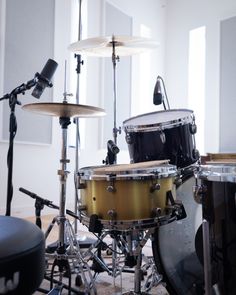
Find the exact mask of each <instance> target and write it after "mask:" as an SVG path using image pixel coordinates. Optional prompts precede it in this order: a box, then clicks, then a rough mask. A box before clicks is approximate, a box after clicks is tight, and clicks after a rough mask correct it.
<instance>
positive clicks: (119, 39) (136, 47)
mask: <svg viewBox="0 0 236 295" xmlns="http://www.w3.org/2000/svg"><path fill="white" fill-rule="evenodd" d="M113 42H114V44H115V54H116V55H118V56H129V55H134V54H138V53H142V52H145V51H147V50H150V49H154V48H157V47H158V43H157V42H156V41H154V40H152V39H148V38H143V37H132V36H108V37H95V38H89V39H84V40H80V41H78V42H75V43H72V44H71V45H70V46H69V50H71V51H72V52H76V53H81V54H85V55H88V56H98V57H99V56H100V57H109V56H112V48H113V47H112V44H113Z"/></svg>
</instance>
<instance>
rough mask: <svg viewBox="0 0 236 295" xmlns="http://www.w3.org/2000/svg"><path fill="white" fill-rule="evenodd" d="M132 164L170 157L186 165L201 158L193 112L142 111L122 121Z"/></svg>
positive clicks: (180, 164) (171, 160)
mask: <svg viewBox="0 0 236 295" xmlns="http://www.w3.org/2000/svg"><path fill="white" fill-rule="evenodd" d="M123 129H124V130H125V133H126V142H127V144H128V149H129V155H130V161H131V163H137V162H143V161H153V160H163V159H169V160H170V164H172V165H176V166H177V167H178V168H184V167H187V166H189V165H192V164H194V163H195V162H196V161H197V160H198V159H199V152H198V151H197V149H196V144H195V137H194V136H195V133H196V130H197V128H196V125H195V118H194V114H193V111H191V110H187V109H176V110H174V109H173V110H168V111H159V112H153V113H147V114H142V115H139V116H136V117H132V118H130V119H128V120H125V121H124V122H123Z"/></svg>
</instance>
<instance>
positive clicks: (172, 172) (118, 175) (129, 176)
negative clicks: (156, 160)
mask: <svg viewBox="0 0 236 295" xmlns="http://www.w3.org/2000/svg"><path fill="white" fill-rule="evenodd" d="M158 168H159V169H157V168H156V167H155V168H154V167H150V168H148V169H144V168H143V169H140V170H139V169H134V170H123V171H112V172H109V171H106V172H104V173H103V174H98V173H97V174H96V172H94V171H93V170H92V169H89V170H88V169H87V171H85V168H84V169H83V168H82V169H81V170H79V175H80V178H81V179H82V180H110V179H111V178H114V179H116V180H146V179H161V178H170V177H175V176H176V175H177V174H178V171H177V169H176V167H175V166H172V165H168V166H161V167H158ZM160 168H161V169H160ZM147 170H149V173H147Z"/></svg>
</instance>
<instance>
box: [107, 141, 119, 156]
mask: <svg viewBox="0 0 236 295" xmlns="http://www.w3.org/2000/svg"><path fill="white" fill-rule="evenodd" d="M107 148H108V150H110V151H111V153H112V154H113V155H116V154H118V153H119V151H120V149H119V148H118V146H117V145H116V144H115V143H114V142H113V141H112V140H108V142H107Z"/></svg>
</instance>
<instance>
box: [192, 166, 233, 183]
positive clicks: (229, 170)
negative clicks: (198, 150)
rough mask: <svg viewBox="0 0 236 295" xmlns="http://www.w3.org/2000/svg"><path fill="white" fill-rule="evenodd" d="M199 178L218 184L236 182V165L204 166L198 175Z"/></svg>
mask: <svg viewBox="0 0 236 295" xmlns="http://www.w3.org/2000/svg"><path fill="white" fill-rule="evenodd" d="M196 176H197V178H199V179H203V180H209V181H217V182H236V165H235V164H233V163H232V164H231V165H228V164H227V165H225V164H224V165H223V164H222V165H204V166H201V167H200V171H199V172H197V173H196Z"/></svg>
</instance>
